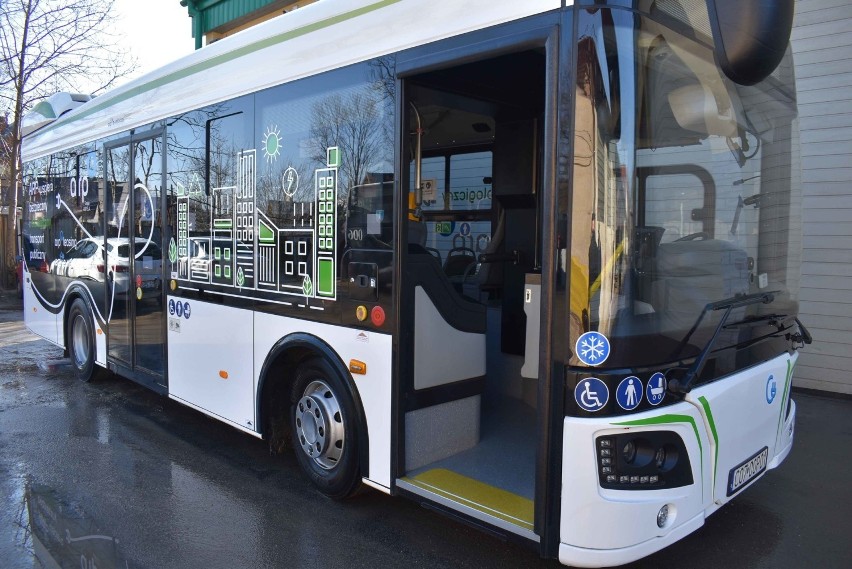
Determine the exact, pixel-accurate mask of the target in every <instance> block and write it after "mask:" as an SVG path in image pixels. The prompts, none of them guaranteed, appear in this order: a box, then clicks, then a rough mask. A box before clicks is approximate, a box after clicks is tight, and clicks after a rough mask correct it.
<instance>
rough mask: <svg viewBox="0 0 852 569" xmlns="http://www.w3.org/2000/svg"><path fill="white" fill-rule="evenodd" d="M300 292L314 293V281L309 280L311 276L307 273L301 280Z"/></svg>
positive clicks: (308, 294)
mask: <svg viewBox="0 0 852 569" xmlns="http://www.w3.org/2000/svg"><path fill="white" fill-rule="evenodd" d="M302 292H304V293H305V296H313V295H314V283H312V282H311V277H309V276H308V275H305V280H303V281H302Z"/></svg>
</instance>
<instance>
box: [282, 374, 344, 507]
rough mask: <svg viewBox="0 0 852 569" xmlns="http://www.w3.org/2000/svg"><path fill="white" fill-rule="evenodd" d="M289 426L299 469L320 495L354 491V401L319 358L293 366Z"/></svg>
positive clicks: (342, 496) (335, 494)
mask: <svg viewBox="0 0 852 569" xmlns="http://www.w3.org/2000/svg"><path fill="white" fill-rule="evenodd" d="M290 427H291V433H292V438H293V448H294V450H295V452H296V459H297V460H298V462H299V466H301V467H302V470H304V471H305V472H306V473H307V475H308V477H309V478H310V479H311V482H313V483H314V485H315V486H316V487H317V488H318V489H319V490H320V492H322V493H323V494H325V495H327V496H329V497H331V498H335V499H340V498H345V497H346V496H349V495H350V494H352V493H353V492H355V490H356V489H357V488H358V485H359V484H360V473H359V470H360V469H359V463H358V438H357V428H356V415H355V403H354V402H353V401H352V396H351V395H350V393H349V392H348V390H347V389H346V387H345V385H344V383H343V381H342V380H341V379H340V377H339V375H338V374H337V373H336V372H335V370H334V369H333V368H332V367H331V366H330V365H329V364H328V363H327V362H326V361H325V360H322V359H312V360H309V361H307V362H305V363H304V364H302V365H301V366H300V367H299V370H298V372H297V374H296V381H295V383H294V385H293V392H292V397H291V404H290Z"/></svg>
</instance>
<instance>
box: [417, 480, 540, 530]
mask: <svg viewBox="0 0 852 569" xmlns="http://www.w3.org/2000/svg"><path fill="white" fill-rule="evenodd" d="M403 480H405V481H406V482H408V483H409V484H413V485H414V486H417V487H418V488H422V489H423V490H428V491H429V492H433V493H435V494H438V495H439V496H442V497H444V498H447V499H448V500H452V501H453V502H457V503H459V504H462V505H465V506H468V507H470V508H473V509H474V510H477V511H479V512H482V513H484V514H488V515H489V516H494V517H495V518H499V519H501V520H503V521H505V522H509V523H511V524H514V525H516V526H519V527H522V528H524V529H528V530H530V531H533V513H534V511H535V506H534V504H533V501H532V500H529V499H527V498H524V497H523V496H518V495H517V494H513V493H512V492H508V491H506V490H503V489H501V488H497V487H495V486H491V485H490V484H485V483H484V482H480V481H479V480H474V479H473V478H469V477H467V476H464V475H462V474H458V473H457V472H453V471H451V470H447V469H445V468H433V469H432V470H427V471H426V472H422V473H420V474H418V475H417V476H414V477H407V476H406V477H404V478H403Z"/></svg>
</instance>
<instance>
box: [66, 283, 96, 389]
mask: <svg viewBox="0 0 852 569" xmlns="http://www.w3.org/2000/svg"><path fill="white" fill-rule="evenodd" d="M66 326H67V329H66V335H65V338H66V343H67V346H68V356H69V357H70V358H71V365H72V367H73V368H74V373H75V375H76V376H77V378H78V379H80V380H82V381H91V380H92V379H94V378H95V376H96V375H97V374H98V371H99V370H100V368H99V367H98V366H97V365H96V364H95V327H94V324H93V323H92V315H91V312H90V311H89V308H88V306H87V305H86V303H85V302H84V301H83V300H81V299H79V298H78V299H77V300H75V301H74V303H73V304H72V305H71V310H69V311H68V321H67V323H66Z"/></svg>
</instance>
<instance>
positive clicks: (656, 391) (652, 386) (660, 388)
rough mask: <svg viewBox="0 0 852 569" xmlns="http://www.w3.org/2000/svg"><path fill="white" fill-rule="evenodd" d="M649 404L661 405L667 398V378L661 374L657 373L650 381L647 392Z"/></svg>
mask: <svg viewBox="0 0 852 569" xmlns="http://www.w3.org/2000/svg"><path fill="white" fill-rule="evenodd" d="M645 395H646V397H647V399H648V403H650V404H651V405H659V404H660V403H662V402H663V399H664V398H665V396H666V376H664V375H663V374H661V373H660V372H657V373H655V374H654V375H652V376H651V379H649V380H648V388H647V389H646V390H645Z"/></svg>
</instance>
